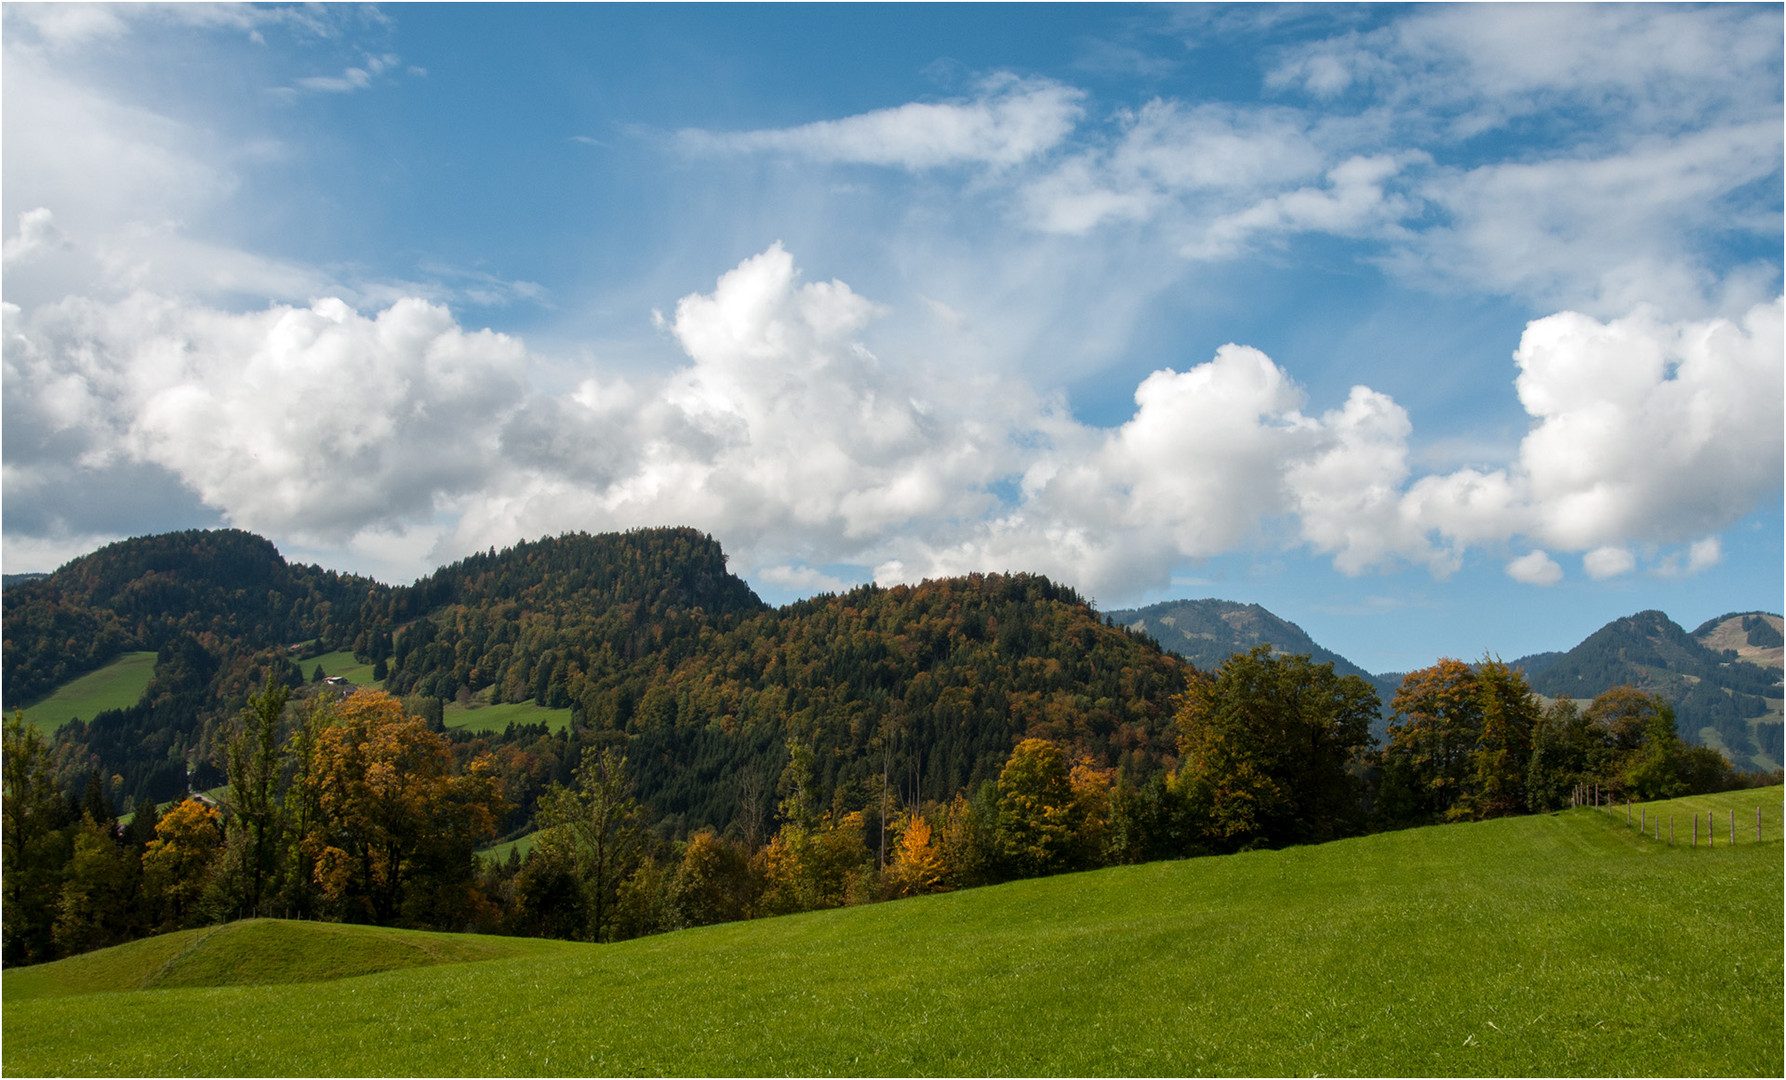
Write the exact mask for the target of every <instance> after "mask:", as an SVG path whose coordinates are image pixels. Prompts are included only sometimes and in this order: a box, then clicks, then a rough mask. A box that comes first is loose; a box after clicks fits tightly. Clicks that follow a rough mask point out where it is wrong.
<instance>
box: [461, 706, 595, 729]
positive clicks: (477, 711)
mask: <svg viewBox="0 0 1786 1080" xmlns="http://www.w3.org/2000/svg"><path fill="white" fill-rule="evenodd" d="M441 713H442V715H441V722H442V723H444V724H446V726H447V727H450V728H464V729H466V730H467V731H501V730H502V729H503V728H506V727H508V726H509V725H510V724H545V725H546V726H547V727H548V728H550V729H551V730H553V731H563V730H564V729H565V728H566V727H568V726H569V725H570V722H571V711H570V710H569V709H542V708H540V707H539V706H538V705H535V704H534V703H533V702H531V701H515V702H505V703H504V704H501V705H481V704H478V703H477V701H476V699H473V701H472V703H471V704H469V705H460V704H458V703H452V704H449V705H447V706H446V708H444V709H442V710H441Z"/></svg>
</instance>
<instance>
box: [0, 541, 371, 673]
mask: <svg viewBox="0 0 1786 1080" xmlns="http://www.w3.org/2000/svg"><path fill="white" fill-rule="evenodd" d="M388 591H389V590H387V589H386V588H385V587H384V586H382V585H379V584H378V583H377V582H375V581H372V580H371V579H370V578H363V577H357V576H354V575H349V574H338V573H336V572H335V571H333V570H323V569H322V568H320V567H316V566H294V565H291V564H288V563H287V562H286V561H285V560H284V559H283V558H281V557H280V555H279V551H278V549H276V548H275V547H274V546H273V545H272V543H271V542H269V541H267V540H265V539H263V538H261V537H259V536H255V535H254V534H252V533H246V532H241V531H239V530H236V529H218V530H199V529H194V530H189V531H186V532H177V533H166V534H163V535H160V536H142V537H137V538H135V539H132V540H122V541H119V542H118V543H115V544H108V545H106V546H105V547H103V548H100V549H99V550H98V551H95V552H93V553H92V554H90V555H83V556H81V557H80V558H77V559H74V560H72V561H70V562H69V563H68V564H67V565H65V566H63V567H62V568H61V569H59V570H57V571H56V572H55V573H54V574H50V575H47V576H44V577H37V578H33V579H30V580H25V581H18V582H16V583H14V584H12V585H11V586H10V587H8V588H7V590H6V603H5V615H4V622H5V638H6V644H5V663H4V673H5V682H4V684H3V685H0V698H4V700H5V701H6V703H7V704H8V705H15V704H22V703H25V702H28V701H30V700H31V699H33V698H35V697H38V696H40V695H41V694H43V693H45V692H47V691H49V690H51V689H53V688H55V687H56V686H58V685H60V684H62V683H64V682H66V681H68V680H69V679H71V678H73V677H75V676H76V675H79V674H81V673H82V672H86V671H90V670H92V669H94V668H97V667H99V666H101V665H102V664H105V663H106V662H107V661H109V660H111V659H112V658H113V657H115V656H117V655H118V654H119V653H121V652H126V651H132V650H150V651H159V650H162V649H165V648H166V647H168V646H169V645H171V644H173V643H175V642H177V641H180V640H181V639H183V638H195V639H202V641H203V642H204V646H203V647H204V648H205V650H206V651H207V652H209V653H211V654H212V655H213V656H214V657H215V658H216V659H217V660H218V661H219V662H220V663H225V662H227V660H228V659H229V658H231V657H234V656H236V655H237V654H240V653H242V652H244V651H248V652H252V651H254V650H259V649H268V648H272V647H275V646H278V647H283V645H284V644H285V643H287V642H292V641H297V640H300V639H305V638H317V637H321V638H323V639H325V640H329V641H334V640H345V641H352V640H353V639H354V638H355V637H356V636H357V635H358V634H360V633H361V632H362V630H363V627H362V625H361V623H360V621H359V620H360V614H361V608H362V605H363V604H364V603H365V602H366V600H367V598H368V597H369V596H377V595H380V594H382V593H385V592H388Z"/></svg>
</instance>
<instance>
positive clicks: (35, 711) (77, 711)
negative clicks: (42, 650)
mask: <svg viewBox="0 0 1786 1080" xmlns="http://www.w3.org/2000/svg"><path fill="white" fill-rule="evenodd" d="M154 677H155V654H154V653H153V652H129V653H125V654H124V655H122V656H120V657H118V658H117V659H116V660H113V661H112V662H111V663H109V664H107V665H105V666H104V667H102V668H100V669H99V670H97V671H89V672H87V673H86V674H85V675H82V676H80V677H79V678H76V679H71V680H69V681H68V682H66V683H63V684H62V685H61V686H59V687H57V688H56V689H55V690H54V691H53V692H51V693H50V695H49V696H48V697H46V698H43V699H41V700H39V701H36V702H33V703H32V704H30V705H28V706H26V707H25V708H24V709H23V712H24V714H25V722H26V723H28V724H30V725H31V726H33V727H35V728H36V729H37V730H39V731H41V732H44V733H46V734H47V733H49V732H52V731H55V730H56V729H57V728H59V727H61V726H62V725H63V724H66V723H68V722H69V721H70V720H72V719H74V718H75V717H79V718H81V719H82V720H91V719H93V718H94V717H95V716H98V715H99V714H100V713H102V712H104V711H106V710H107V709H128V708H129V707H130V706H132V705H135V704H136V703H137V701H138V700H139V699H140V698H141V697H142V696H143V691H144V690H146V689H148V686H149V680H150V679H153V678H154Z"/></svg>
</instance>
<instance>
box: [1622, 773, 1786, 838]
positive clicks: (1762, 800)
mask: <svg viewBox="0 0 1786 1080" xmlns="http://www.w3.org/2000/svg"><path fill="white" fill-rule="evenodd" d="M1783 790H1786V789H1782V788H1779V787H1765V788H1744V789H1742V790H1740V791H1721V792H1718V793H1717V794H1715V795H1687V796H1683V797H1682V798H1679V799H1662V800H1658V801H1655V802H1647V803H1646V802H1632V803H1631V804H1630V805H1629V806H1627V805H1626V804H1625V803H1622V802H1621V803H1615V804H1613V805H1612V806H1606V807H1602V808H1601V809H1600V814H1601V816H1603V817H1604V818H1605V819H1606V820H1608V821H1610V822H1612V823H1613V824H1615V825H1616V826H1618V827H1619V828H1621V829H1624V830H1626V831H1628V832H1630V833H1631V834H1632V835H1633V836H1640V837H1641V838H1642V839H1646V840H1648V841H1650V842H1651V843H1660V844H1663V845H1665V846H1666V845H1668V844H1670V843H1671V842H1672V843H1673V845H1674V846H1677V847H1689V848H1690V847H1694V846H1696V845H1695V833H1694V826H1695V824H1696V823H1697V826H1698V834H1697V846H1698V847H1700V848H1706V849H1710V850H1713V851H1716V850H1717V849H1719V848H1723V847H1728V846H1730V843H1731V833H1732V824H1733V823H1734V826H1735V828H1734V831H1735V834H1736V843H1737V844H1738V845H1739V846H1740V845H1742V844H1757V843H1760V844H1767V843H1775V844H1777V843H1779V842H1780V838H1781V836H1782V833H1783V830H1786V799H1782V791H1783ZM1757 810H1759V811H1760V828H1759V830H1758V829H1757V827H1756V820H1757V818H1756V811H1757ZM1707 814H1710V815H1711V817H1710V820H1709V821H1708V820H1707V817H1706V815H1707ZM1671 825H1672V826H1673V833H1672V841H1671V834H1670V831H1669V829H1670V826H1671ZM1658 829H1659V830H1660V836H1658ZM1708 830H1709V834H1708Z"/></svg>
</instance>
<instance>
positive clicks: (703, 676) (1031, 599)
mask: <svg viewBox="0 0 1786 1080" xmlns="http://www.w3.org/2000/svg"><path fill="white" fill-rule="evenodd" d="M1189 675H1190V671H1189V669H1188V668H1187V667H1186V666H1185V665H1184V664H1183V663H1182V662H1180V661H1178V660H1176V659H1174V658H1172V657H1170V656H1167V655H1165V654H1164V653H1163V652H1162V651H1161V650H1160V648H1159V646H1158V645H1157V644H1156V643H1154V642H1153V641H1151V640H1150V639H1147V638H1145V637H1143V636H1139V635H1135V634H1131V633H1130V632H1128V631H1126V630H1124V629H1121V628H1119V627H1117V626H1114V625H1112V624H1110V623H1108V622H1106V621H1104V620H1101V619H1100V618H1099V617H1098V615H1097V613H1096V612H1094V611H1093V610H1092V609H1091V607H1090V605H1089V604H1087V603H1086V602H1085V601H1084V600H1083V599H1081V598H1080V597H1079V596H1078V595H1077V594H1076V593H1074V592H1073V590H1071V589H1069V588H1067V587H1065V586H1062V585H1057V584H1055V583H1053V582H1051V581H1049V580H1048V579H1047V578H1044V577H1039V576H1036V575H1030V574H972V575H968V576H966V577H960V578H947V579H943V580H940V581H927V582H925V583H923V584H921V585H917V586H909V587H908V586H896V587H893V588H890V589H884V588H878V587H876V586H872V585H869V586H863V587H861V588H858V589H855V590H853V591H851V592H849V593H847V594H845V595H842V596H829V595H828V596H821V597H817V598H815V599H812V600H807V601H802V602H800V603H796V604H791V605H789V606H787V607H785V608H781V609H779V610H776V611H772V612H766V613H764V614H762V615H759V616H757V617H755V618H752V619H750V620H748V621H745V622H743V623H741V624H740V625H739V626H738V627H737V628H736V629H734V630H731V631H729V632H727V633H724V634H721V635H718V636H716V637H715V638H714V639H713V640H712V641H711V642H709V643H707V644H706V645H704V647H703V648H702V649H701V650H700V651H699V652H698V653H695V654H693V655H691V656H690V657H689V658H688V659H687V660H685V661H684V662H683V663H681V664H680V665H679V666H678V667H676V668H675V669H674V670H672V671H669V672H667V673H665V674H663V675H661V676H653V677H652V678H650V679H648V680H643V681H640V682H637V683H633V684H631V686H630V687H629V686H625V685H623V686H620V687H617V688H616V689H617V690H619V692H617V693H608V694H604V695H601V696H599V697H597V698H595V699H594V700H592V701H591V705H592V706H593V707H592V708H589V709H588V711H587V713H586V715H587V717H588V720H589V723H590V725H591V727H592V728H593V729H594V730H596V731H598V732H599V731H624V732H626V733H627V735H628V745H629V752H630V753H632V755H633V761H634V767H635V768H636V769H637V770H638V775H639V778H640V786H641V789H642V790H644V791H646V792H648V793H649V794H648V796H647V799H648V801H649V802H651V803H652V804H653V806H654V808H655V809H656V810H657V811H658V812H659V813H660V814H664V815H668V816H672V817H675V816H682V817H683V819H684V820H686V822H687V823H688V824H689V825H691V826H692V825H698V824H712V825H716V826H723V825H724V824H725V823H726V822H727V821H728V820H731V818H732V817H733V815H734V814H743V815H745V816H746V817H747V818H748V819H750V820H748V821H746V822H744V823H743V824H744V825H745V826H746V827H755V826H758V825H766V824H767V817H766V814H767V811H768V809H769V804H768V803H766V802H763V801H762V799H761V796H762V795H763V792H764V785H765V784H767V785H768V786H769V787H770V788H773V787H774V786H775V784H776V783H777V779H778V778H781V779H782V781H783V784H784V787H785V785H786V783H788V782H790V781H792V780H795V779H797V780H798V783H799V784H800V785H803V786H808V787H809V790H808V791H807V792H806V794H805V795H804V796H803V797H804V798H806V799H808V800H809V801H810V802H811V803H812V805H813V809H815V810H824V809H834V810H838V811H845V812H847V811H850V810H857V809H862V808H864V807H866V806H867V805H868V804H869V803H870V802H871V801H873V800H872V798H871V796H872V795H876V794H878V793H879V792H880V790H881V783H882V777H883V775H884V776H886V777H887V782H888V783H889V784H891V785H892V787H893V789H894V790H895V791H896V792H898V793H899V797H900V799H901V800H902V801H904V802H905V803H908V804H916V802H917V801H918V800H919V798H920V797H923V798H941V799H947V798H948V797H949V796H950V795H951V794H953V793H954V792H958V791H962V790H964V789H965V790H972V789H974V788H976V787H977V786H978V785H980V784H981V783H984V782H985V781H988V780H992V779H995V778H996V777H997V776H998V773H999V769H1000V768H1001V767H1002V766H1003V765H1004V763H1005V761H1006V760H1007V759H1008V757H1009V756H1010V753H1011V748H1012V746H1013V745H1015V744H1016V743H1017V741H1018V740H1020V739H1023V738H1030V737H1033V738H1043V739H1049V740H1052V741H1053V742H1055V743H1057V744H1058V745H1060V746H1062V747H1064V748H1066V749H1068V750H1069V751H1070V752H1071V753H1073V754H1074V755H1075V756H1083V757H1086V758H1089V759H1091V761H1092V762H1093V763H1094V764H1096V765H1099V766H1105V767H1121V768H1123V769H1124V771H1125V774H1126V775H1130V776H1134V777H1137V778H1141V777H1145V776H1147V775H1149V774H1151V773H1156V772H1159V771H1161V770H1162V769H1163V768H1165V767H1168V766H1170V765H1172V764H1174V763H1175V761H1176V754H1177V745H1176V736H1175V734H1174V729H1173V726H1172V710H1173V698H1174V697H1175V696H1176V695H1177V694H1178V693H1180V692H1181V691H1182V690H1183V689H1184V688H1185V685H1186V680H1187V679H1188V677H1189ZM641 690H642V693H641V692H640V691H641ZM796 745H798V746H801V747H803V748H805V749H806V750H809V751H810V752H811V753H810V761H811V774H810V776H809V777H805V778H794V777H790V775H789V774H788V773H787V772H786V767H787V765H788V762H789V748H790V747H792V746H796ZM783 794H786V792H783ZM758 815H765V816H762V817H761V818H760V819H759V818H758Z"/></svg>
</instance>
